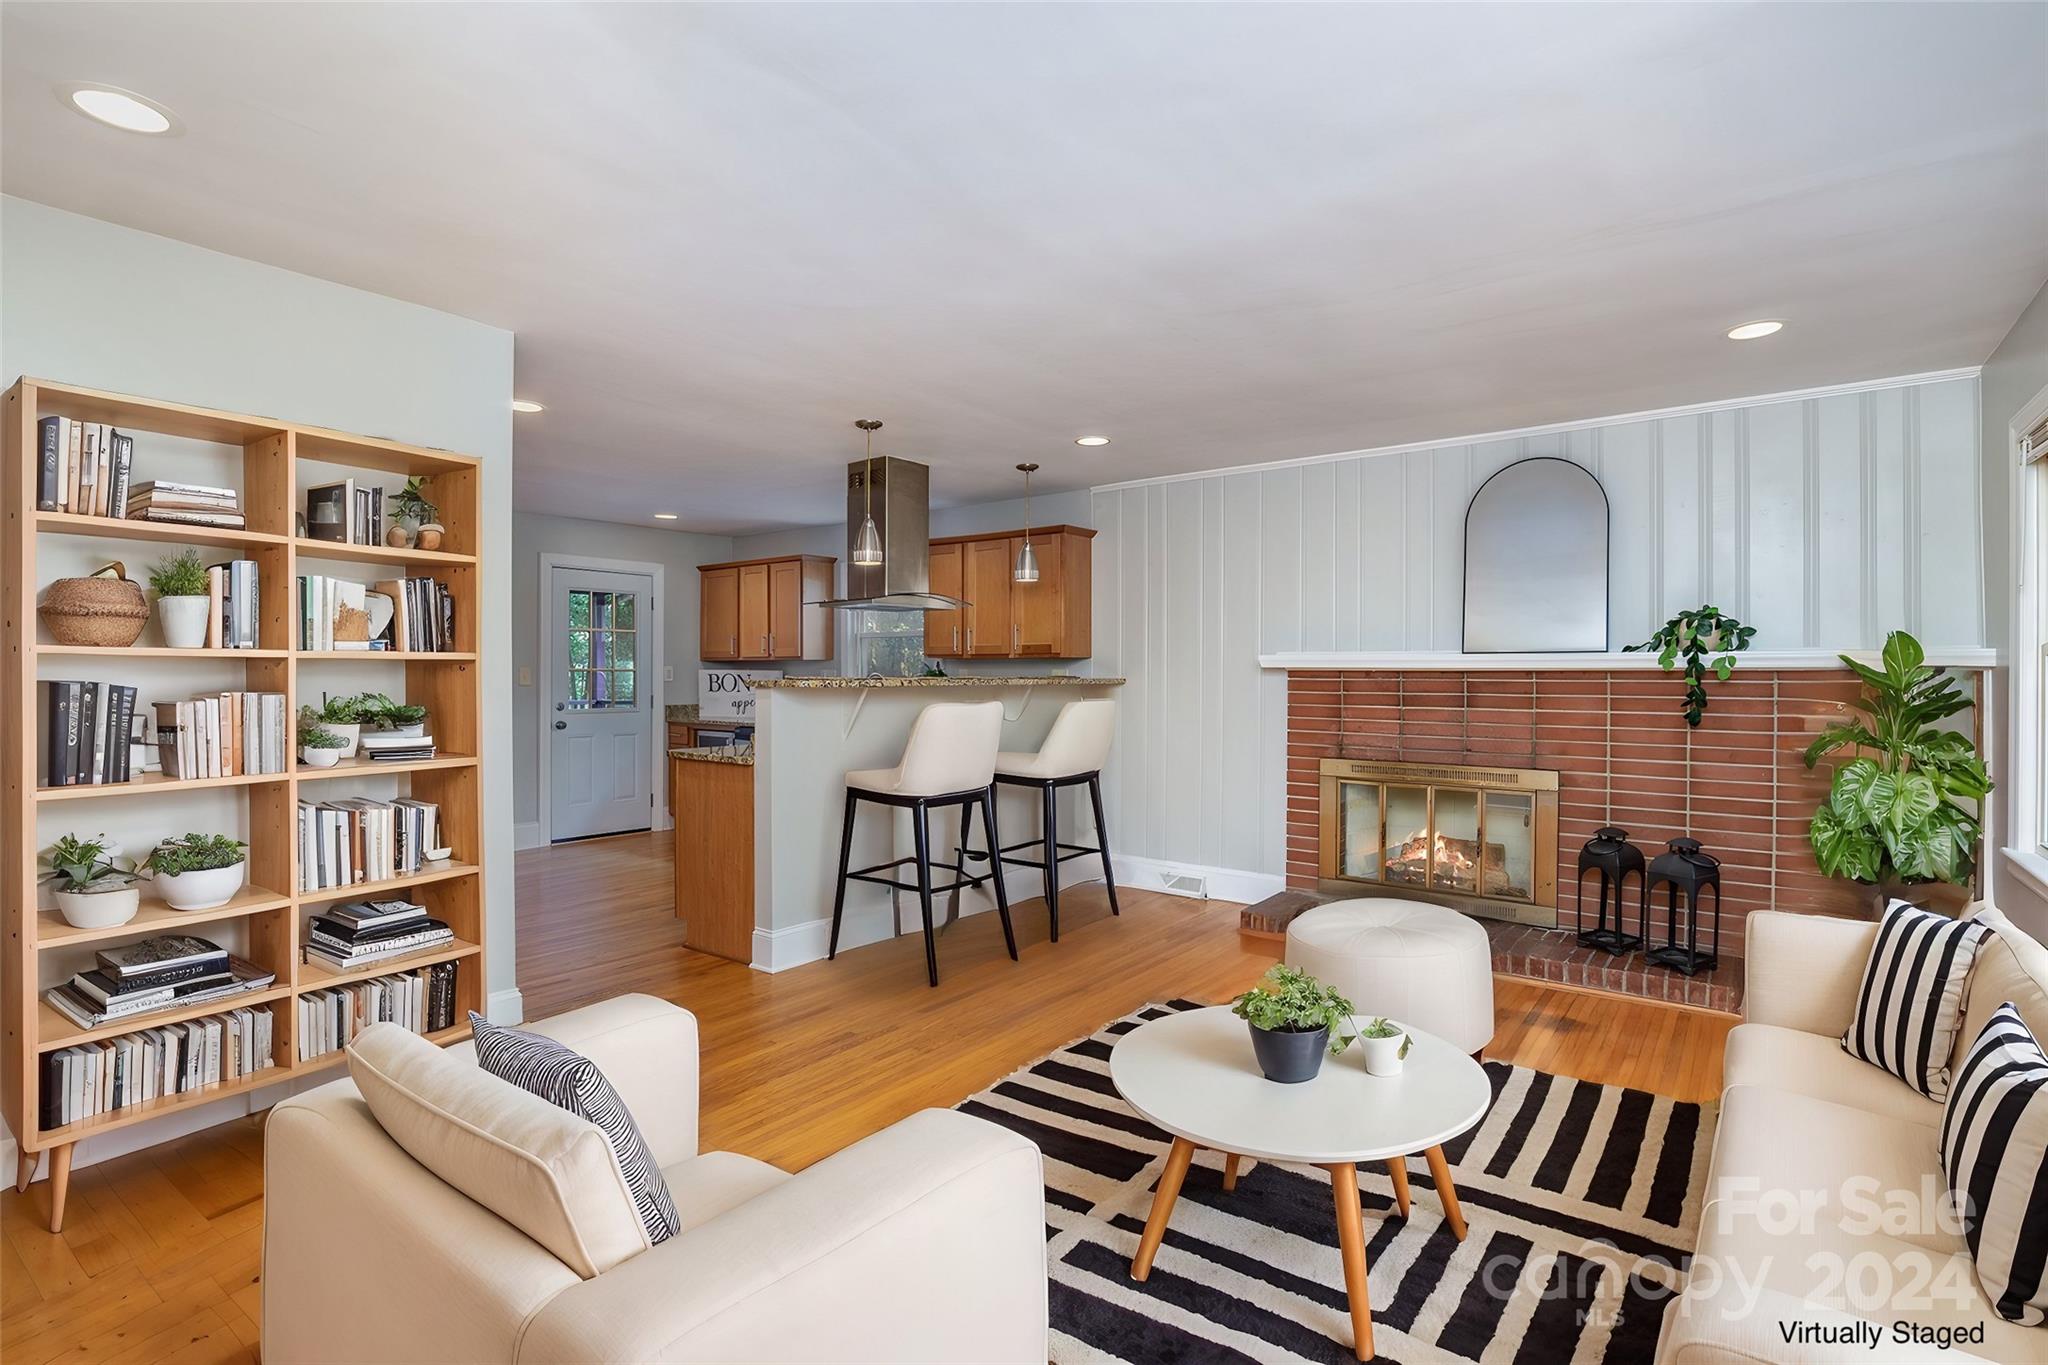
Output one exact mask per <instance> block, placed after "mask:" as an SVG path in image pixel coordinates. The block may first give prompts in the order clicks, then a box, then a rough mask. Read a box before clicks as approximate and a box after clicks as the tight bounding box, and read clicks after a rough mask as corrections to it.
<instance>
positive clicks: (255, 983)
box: [43, 934, 277, 1028]
mask: <svg viewBox="0 0 2048 1365" xmlns="http://www.w3.org/2000/svg"><path fill="white" fill-rule="evenodd" d="M275 980H277V975H276V973H274V972H266V971H264V970H263V969H262V968H261V967H258V966H257V965H256V964H255V963H253V962H250V961H248V960H247V959H245V958H240V957H236V956H235V955H234V954H233V953H230V952H229V951H228V950H227V949H225V948H223V947H221V946H220V945H219V944H217V943H214V942H211V941H210V940H207V939H203V938H194V937H192V936H191V935H190V934H159V935H157V936H156V937H155V938H146V939H142V940H141V941H139V942H136V943H124V944H122V945H120V946H119V947H115V948H104V949H101V950H100V952H99V954H98V955H97V965H96V966H94V967H93V968H91V969H90V970H88V971H83V972H79V973H78V974H77V975H75V976H73V977H72V978H71V979H70V980H69V981H67V982H65V983H64V984H63V985H61V986H55V987H52V988H51V989H50V990H47V991H45V992H43V999H44V1000H45V1001H47V1002H48V1003H49V1005H50V1008H52V1009H54V1010H56V1011H57V1012H58V1013H59V1014H61V1015H63V1016H64V1017H65V1018H67V1019H69V1020H71V1021H72V1022H73V1023H75V1024H77V1025H78V1026H79V1027H80V1028H98V1027H99V1026H100V1025H102V1024H108V1023H114V1022H117V1021H119V1020H122V1019H128V1018H131V1017H133V1016H136V1015H143V1014H154V1013H156V1012H157V1011H159V1010H167V1009H185V1008H188V1007H190V1006H192V1005H203V1004H206V1003H208V1002H209V1001H213V1000H224V999H226V998H228V997H229V996H235V995H244V994H246V993H248V992H250V991H260V990H264V989H266V988H267V987H268V986H269V985H270V984H271V983H272V982H273V981H275Z"/></svg>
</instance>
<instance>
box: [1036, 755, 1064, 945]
mask: <svg viewBox="0 0 2048 1365" xmlns="http://www.w3.org/2000/svg"><path fill="white" fill-rule="evenodd" d="M1039 793H1040V795H1041V796H1042V798H1043V799H1042V800H1041V801H1040V803H1039V804H1040V806H1041V807H1042V808H1043V810H1044V811H1045V910H1046V916H1047V918H1048V919H1049V920H1050V921H1051V923H1052V941H1053V942H1054V943H1058V942H1059V941H1060V824H1059V806H1058V805H1057V804H1055V802H1054V799H1053V786H1052V783H1050V782H1047V783H1045V784H1043V785H1042V786H1041V787H1040V788H1039Z"/></svg>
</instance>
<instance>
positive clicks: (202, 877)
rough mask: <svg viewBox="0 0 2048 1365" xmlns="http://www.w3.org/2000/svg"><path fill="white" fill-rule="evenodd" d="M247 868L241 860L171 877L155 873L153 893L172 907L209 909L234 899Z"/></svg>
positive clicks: (245, 863) (240, 887) (245, 862)
mask: <svg viewBox="0 0 2048 1365" xmlns="http://www.w3.org/2000/svg"><path fill="white" fill-rule="evenodd" d="M248 868H249V864H248V862H247V860H246V859H245V860H244V861H242V862H239V863H236V864H235V865H234V866H233V867H209V868H206V869H204V870H203V871H199V872H181V873H179V874H178V875H177V876H175V877H166V876H165V875H164V874H163V873H161V872H159V873H158V874H157V877H156V889H157V894H158V895H160V896H162V897H163V898H164V904H165V905H168V906H170V907H171V909H173V910H211V909H213V907H214V906H216V905H226V904H227V903H228V902H229V901H231V900H233V899H234V896H235V893H236V892H237V891H240V890H241V889H242V877H243V874H244V873H246V872H247V871H248Z"/></svg>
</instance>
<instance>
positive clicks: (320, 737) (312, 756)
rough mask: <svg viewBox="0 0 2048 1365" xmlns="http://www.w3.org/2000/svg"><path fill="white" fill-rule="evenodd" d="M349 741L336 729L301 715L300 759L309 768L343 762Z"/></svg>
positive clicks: (302, 713)
mask: <svg viewBox="0 0 2048 1365" xmlns="http://www.w3.org/2000/svg"><path fill="white" fill-rule="evenodd" d="M346 748H348V741H347V740H346V739H343V738H342V737H341V736H340V735H337V734H335V733H334V731H332V730H330V729H328V728H327V727H326V726H324V725H321V724H319V723H317V722H314V721H309V720H307V719H306V718H305V713H304V712H301V713H300V715H299V760H300V761H301V762H303V763H304V764H305V765H306V766H307V767H309V768H331V767H333V766H334V765H335V764H337V763H339V762H341V754H342V751H343V750H344V749H346Z"/></svg>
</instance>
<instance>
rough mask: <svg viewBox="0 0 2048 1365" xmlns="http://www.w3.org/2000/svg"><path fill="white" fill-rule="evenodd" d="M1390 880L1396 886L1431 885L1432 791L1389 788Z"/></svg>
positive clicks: (1388, 842)
mask: <svg viewBox="0 0 2048 1365" xmlns="http://www.w3.org/2000/svg"><path fill="white" fill-rule="evenodd" d="M1386 792H1387V881H1388V882H1390V883H1391V884H1393V885H1395V886H1426V885H1428V883H1429V788H1427V787H1392V786H1390V787H1388V788H1387V789H1386Z"/></svg>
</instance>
